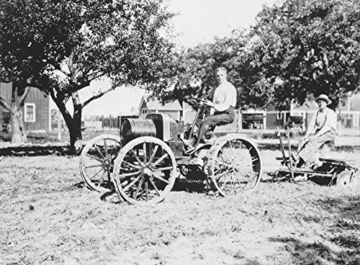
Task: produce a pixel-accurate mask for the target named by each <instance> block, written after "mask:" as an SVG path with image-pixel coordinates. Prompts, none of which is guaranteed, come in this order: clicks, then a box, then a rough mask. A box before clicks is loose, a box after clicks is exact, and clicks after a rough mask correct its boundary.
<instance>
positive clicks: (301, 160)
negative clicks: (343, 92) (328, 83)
mask: <svg viewBox="0 0 360 265" xmlns="http://www.w3.org/2000/svg"><path fill="white" fill-rule="evenodd" d="M315 101H316V102H317V104H318V106H319V110H318V111H317V112H316V113H315V115H314V116H313V118H312V120H311V122H310V124H309V126H308V129H307V131H306V134H305V136H304V137H303V138H302V139H301V140H300V143H299V147H298V152H297V155H294V160H295V163H296V164H297V165H298V166H301V165H303V164H307V165H310V164H313V169H316V168H318V167H319V166H321V162H320V161H319V158H318V157H316V156H315V154H316V153H317V151H318V150H319V149H320V148H321V147H322V146H323V145H324V144H325V143H327V142H334V141H335V136H336V127H337V117H336V113H335V112H334V111H333V110H332V109H329V108H328V107H327V106H328V105H329V104H331V100H330V99H329V97H328V96H327V95H324V94H321V95H320V96H318V97H317V98H315Z"/></svg>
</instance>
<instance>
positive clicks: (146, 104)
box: [139, 95, 183, 121]
mask: <svg viewBox="0 0 360 265" xmlns="http://www.w3.org/2000/svg"><path fill="white" fill-rule="evenodd" d="M182 110H183V109H182V107H181V105H180V103H179V101H177V100H176V101H173V102H169V103H165V104H162V103H161V102H160V101H159V100H157V99H154V98H152V97H150V96H149V95H144V96H143V97H142V99H141V102H140V106H139V115H140V117H142V118H144V117H145V116H146V115H147V114H148V113H163V114H169V115H170V116H171V117H172V118H174V119H175V120H178V121H180V120H182Z"/></svg>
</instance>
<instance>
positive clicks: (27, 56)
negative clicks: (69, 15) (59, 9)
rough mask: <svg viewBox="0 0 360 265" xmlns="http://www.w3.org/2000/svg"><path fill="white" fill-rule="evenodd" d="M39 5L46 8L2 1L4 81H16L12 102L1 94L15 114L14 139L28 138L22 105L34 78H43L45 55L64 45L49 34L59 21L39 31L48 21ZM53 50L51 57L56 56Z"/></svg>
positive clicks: (0, 78)
mask: <svg viewBox="0 0 360 265" xmlns="http://www.w3.org/2000/svg"><path fill="white" fill-rule="evenodd" d="M36 8H38V9H40V8H42V7H41V6H40V5H38V3H37V2H36V1H27V2H25V1H16V0H15V1H1V2H0V10H1V11H0V82H5V83H9V82H11V83H12V97H11V102H7V101H6V99H5V98H2V97H0V105H1V106H2V107H4V108H5V109H6V110H8V111H9V113H10V115H11V126H12V142H13V143H21V142H23V141H25V140H26V132H25V128H24V121H23V117H22V108H23V105H24V100H25V98H26V96H27V94H28V92H29V90H30V87H31V82H32V80H34V79H40V78H41V73H42V72H44V71H45V70H46V68H47V63H46V61H44V60H46V57H45V55H46V54H47V53H48V52H49V50H52V51H53V52H57V51H59V50H62V49H64V47H63V46H62V45H61V44H62V40H61V38H60V39H59V38H56V37H54V38H52V39H51V38H47V37H48V34H47V33H46V31H51V30H52V29H54V28H56V23H51V21H48V22H47V24H46V23H45V25H46V27H45V28H44V29H43V30H44V31H45V33H42V34H39V29H40V28H43V26H44V23H43V20H42V16H39V14H38V12H36V10H35V9H36ZM31 10H32V11H33V12H29V11H31ZM41 11H42V12H44V13H46V12H47V11H48V9H46V8H44V10H41ZM51 54H52V53H51ZM51 54H50V56H48V60H55V59H56V58H55V57H54V56H52V55H51ZM32 89H33V88H32Z"/></svg>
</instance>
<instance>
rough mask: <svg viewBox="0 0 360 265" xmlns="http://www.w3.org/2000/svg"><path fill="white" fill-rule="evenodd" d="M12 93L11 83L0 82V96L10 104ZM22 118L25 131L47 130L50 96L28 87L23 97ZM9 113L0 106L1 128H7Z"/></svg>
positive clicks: (48, 128) (48, 127) (49, 121)
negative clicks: (26, 93) (27, 91)
mask: <svg viewBox="0 0 360 265" xmlns="http://www.w3.org/2000/svg"><path fill="white" fill-rule="evenodd" d="M11 95H12V84H11V83H0V96H1V97H2V98H4V99H5V101H6V102H8V103H9V104H10V102H11ZM22 114H23V118H24V125H25V129H26V131H49V130H51V127H50V126H51V114H50V97H45V96H44V94H43V93H42V92H41V91H40V90H39V89H37V88H30V91H29V94H28V95H27V97H26V99H25V104H24V108H23V113H22ZM9 117H10V113H9V112H8V111H7V110H6V109H4V108H3V107H1V106H0V121H1V126H2V129H6V128H5V127H7V128H9V126H8V125H7V124H6V123H8V120H9Z"/></svg>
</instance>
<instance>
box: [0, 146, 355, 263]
mask: <svg viewBox="0 0 360 265" xmlns="http://www.w3.org/2000/svg"><path fill="white" fill-rule="evenodd" d="M261 154H262V157H263V162H264V167H265V171H272V170H275V169H276V168H278V165H279V162H278V161H276V160H275V157H276V156H279V155H280V152H275V151H261ZM333 155H334V156H337V157H339V158H343V159H347V160H353V161H355V163H356V165H357V166H358V167H360V160H359V159H358V158H357V157H358V154H357V153H345V152H343V153H338V154H333ZM78 163H79V157H58V156H44V157H5V158H3V160H2V161H1V162H0V165H1V169H2V170H1V173H0V264H12V265H15V264H66V265H76V264H246V265H259V264H261V265H265V264H282V265H285V264H353V265H355V264H360V194H359V191H360V181H357V182H355V183H354V185H352V186H350V187H346V188H340V187H336V186H332V187H326V186H319V185H316V184H314V183H312V182H301V183H296V184H294V183H289V182H278V183H273V182H268V181H263V182H261V183H260V185H259V186H258V188H257V189H256V190H255V191H254V192H253V193H252V194H250V195H249V196H247V197H245V196H243V197H241V196H239V197H237V198H222V197H210V196H207V195H205V194H203V193H201V192H200V193H198V192H189V191H186V190H181V189H180V190H179V189H178V191H172V192H171V193H170V194H169V195H168V196H167V197H166V199H165V201H164V202H162V203H160V204H157V205H156V206H155V207H152V208H141V207H137V206H132V205H127V204H126V203H119V201H118V199H117V197H116V196H113V195H109V196H107V194H99V193H96V192H91V191H89V190H87V189H86V188H81V187H80V186H81V185H79V182H81V177H80V174H79V169H78ZM263 177H264V179H267V178H268V175H267V174H266V173H265V174H263Z"/></svg>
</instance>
